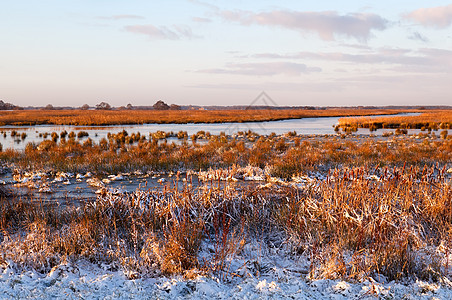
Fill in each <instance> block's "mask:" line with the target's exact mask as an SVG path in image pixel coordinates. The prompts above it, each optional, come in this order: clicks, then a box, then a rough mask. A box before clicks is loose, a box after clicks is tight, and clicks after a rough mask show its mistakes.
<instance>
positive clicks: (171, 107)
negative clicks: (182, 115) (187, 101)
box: [170, 104, 180, 110]
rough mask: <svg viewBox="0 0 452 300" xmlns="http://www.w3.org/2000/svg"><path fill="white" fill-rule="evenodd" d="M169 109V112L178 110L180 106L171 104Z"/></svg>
mask: <svg viewBox="0 0 452 300" xmlns="http://www.w3.org/2000/svg"><path fill="white" fill-rule="evenodd" d="M170 109H171V110H180V106H179V105H177V104H171V105H170Z"/></svg>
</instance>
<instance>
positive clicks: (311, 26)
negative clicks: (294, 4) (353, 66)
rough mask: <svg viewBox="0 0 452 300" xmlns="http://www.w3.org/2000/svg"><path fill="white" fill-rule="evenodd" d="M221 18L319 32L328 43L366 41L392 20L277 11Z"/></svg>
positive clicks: (366, 15)
mask: <svg viewBox="0 0 452 300" xmlns="http://www.w3.org/2000/svg"><path fill="white" fill-rule="evenodd" d="M219 14H220V16H221V17H222V18H223V19H225V20H228V21H233V22H238V23H240V24H242V25H252V24H258V25H267V26H278V27H283V28H287V29H291V30H295V31H299V32H303V33H304V32H316V33H317V34H318V35H319V36H320V38H322V39H324V40H335V39H336V38H337V36H346V37H351V38H355V39H357V40H359V41H366V40H368V39H369V38H370V36H371V31H372V30H384V29H386V28H387V25H388V21H387V20H385V19H383V18H382V17H380V16H378V15H375V14H369V13H353V14H347V15H338V13H337V12H334V11H324V12H300V11H285V10H274V11H271V12H263V13H253V12H249V11H222V12H220V13H219Z"/></svg>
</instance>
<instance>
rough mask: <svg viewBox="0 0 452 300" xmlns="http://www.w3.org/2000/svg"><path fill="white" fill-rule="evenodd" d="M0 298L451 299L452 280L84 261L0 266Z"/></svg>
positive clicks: (288, 270)
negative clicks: (49, 266) (226, 273)
mask: <svg viewBox="0 0 452 300" xmlns="http://www.w3.org/2000/svg"><path fill="white" fill-rule="evenodd" d="M0 271H1V272H0V299H317V300H320V299H374V298H380V299H452V282H450V281H449V280H448V279H443V280H441V282H440V283H427V282H422V281H414V280H413V281H410V282H407V283H398V282H388V283H379V282H377V281H376V280H374V279H372V278H370V279H369V280H367V281H365V282H362V283H348V282H345V281H341V280H316V281H310V280H307V279H306V278H305V275H303V274H300V272H297V271H296V270H293V269H290V268H279V267H277V266H273V267H272V268H270V269H268V270H267V271H266V272H265V273H264V274H262V275H260V276H254V275H252V272H246V273H245V276H243V277H242V278H239V277H235V278H234V279H232V280H229V281H228V282H226V281H220V280H219V279H216V278H215V277H205V276H198V277H196V278H195V279H190V280H188V279H184V278H182V277H173V278H165V277H159V278H139V279H128V276H127V274H125V273H124V272H122V271H108V270H107V268H106V267H105V266H104V267H102V266H98V265H95V264H92V263H89V262H78V263H77V265H71V264H64V265H60V266H57V267H55V268H53V270H52V271H51V272H49V273H48V274H39V273H37V272H35V271H31V270H29V271H17V270H16V268H15V267H14V266H13V265H10V264H8V263H7V264H4V265H3V266H2V268H0Z"/></svg>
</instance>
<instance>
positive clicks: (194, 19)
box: [192, 17, 212, 23]
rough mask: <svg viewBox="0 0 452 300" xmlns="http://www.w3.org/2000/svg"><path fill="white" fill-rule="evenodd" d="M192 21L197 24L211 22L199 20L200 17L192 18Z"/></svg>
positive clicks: (209, 20) (204, 19) (206, 19)
mask: <svg viewBox="0 0 452 300" xmlns="http://www.w3.org/2000/svg"><path fill="white" fill-rule="evenodd" d="M192 20H193V22H197V23H210V22H212V20H211V19H208V18H201V17H193V18H192Z"/></svg>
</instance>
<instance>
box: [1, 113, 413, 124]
mask: <svg viewBox="0 0 452 300" xmlns="http://www.w3.org/2000/svg"><path fill="white" fill-rule="evenodd" d="M406 111H410V110H389V109H379V110H377V109H325V110H306V109H281V110H279V109H258V110H253V109H247V110H189V111H187V110H170V111H160V110H21V111H1V112H0V126H4V125H17V126H20V125H42V124H53V125H83V126H98V125H124V124H146V123H158V124H166V123H180V124H184V123H225V122H262V121H276V120H287V119H300V118H312V117H340V116H363V115H380V114H396V113H400V112H406Z"/></svg>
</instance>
